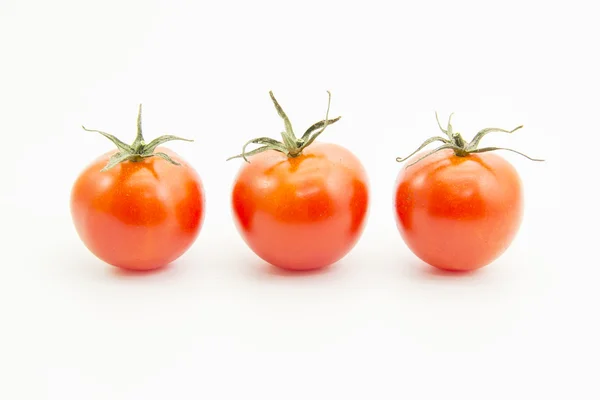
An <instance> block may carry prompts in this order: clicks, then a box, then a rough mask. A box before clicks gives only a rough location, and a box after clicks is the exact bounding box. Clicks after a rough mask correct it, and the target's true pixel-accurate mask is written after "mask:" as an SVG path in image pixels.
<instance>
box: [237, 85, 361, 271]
mask: <svg viewBox="0 0 600 400" xmlns="http://www.w3.org/2000/svg"><path fill="white" fill-rule="evenodd" d="M270 94H271V98H272V100H273V102H274V104H275V106H276V108H277V110H278V112H279V113H280V115H281V116H282V118H283V119H284V121H285V122H286V132H284V133H283V135H284V139H283V142H276V141H274V140H273V139H268V138H261V139H259V140H255V141H251V142H252V143H258V144H263V147H261V148H259V149H257V150H255V151H252V152H249V153H245V151H244V152H243V153H242V154H240V155H239V156H236V157H242V158H246V157H247V156H249V155H252V156H253V157H252V159H251V161H250V162H248V163H246V164H244V165H243V166H242V167H241V169H240V171H239V174H238V176H237V178H236V180H235V183H234V186H233V191H232V208H233V215H234V220H235V223H236V226H237V228H238V230H239V232H240V233H241V236H242V237H243V239H244V240H245V242H246V243H247V244H248V246H249V247H250V248H251V249H252V250H253V251H254V252H255V253H256V254H257V255H258V256H259V257H261V258H262V259H263V260H265V261H266V262H268V263H270V264H272V265H275V266H277V267H280V268H284V269H289V270H310V269H316V268H321V267H325V266H328V265H330V264H333V263H335V262H336V261H338V260H340V259H341V258H342V257H344V256H345V255H346V254H347V253H348V252H349V251H350V250H351V249H352V248H353V247H354V245H355V244H356V243H357V241H358V239H359V237H360V236H361V234H362V231H363V228H364V225H365V220H366V216H367V211H368V202H369V190H368V183H367V176H366V172H365V170H364V168H363V166H362V164H361V163H360V161H359V160H358V158H356V156H354V155H353V154H352V153H351V152H350V151H348V150H347V149H345V148H343V147H341V146H338V145H334V144H326V143H314V144H313V142H314V139H316V136H318V135H320V134H321V133H322V131H323V130H324V129H325V127H326V126H327V125H329V124H331V123H333V122H336V121H338V120H339V117H338V118H336V119H332V120H329V119H328V117H326V118H325V120H323V121H320V122H318V123H316V124H314V125H313V126H312V127H311V128H309V129H308V130H307V131H306V133H305V134H304V136H303V138H302V139H298V138H296V137H295V135H294V134H293V131H292V129H291V124H290V123H289V120H288V119H287V116H285V114H284V113H283V110H281V107H280V106H279V104H278V103H277V101H276V100H275V98H274V97H273V94H272V93H270ZM286 143H287V144H286ZM309 145H310V147H309ZM236 157H232V158H236Z"/></svg>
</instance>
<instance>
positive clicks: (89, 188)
mask: <svg viewBox="0 0 600 400" xmlns="http://www.w3.org/2000/svg"><path fill="white" fill-rule="evenodd" d="M103 134H104V133H103ZM104 135H105V136H106V135H107V134H104ZM109 136H110V135H109ZM139 136H140V137H141V134H140V135H139ZM109 138H110V139H111V140H113V139H115V138H114V137H112V136H111V137H109ZM159 139H160V138H159ZM175 139H180V138H175V137H172V136H168V137H162V142H164V141H167V140H175ZM117 140H118V139H117ZM113 141H114V140H113ZM141 142H142V143H143V139H142V140H141ZM119 143H120V142H119ZM151 143H152V142H150V143H149V144H148V145H150V144H151ZM155 143H156V142H155ZM125 146H126V145H125ZM131 147H132V148H133V147H135V144H134V146H131ZM140 149H141V148H140ZM140 149H138V152H139V153H140V154H143V150H140ZM146 149H148V148H146ZM155 150H156V152H154V151H155ZM125 152H126V151H125ZM115 154H117V155H118V154H121V155H123V154H124V151H123V149H121V151H120V152H117V151H113V152H110V153H106V154H104V155H102V156H101V157H99V158H98V159H96V160H95V161H93V162H92V163H91V164H90V165H89V166H88V167H87V168H86V169H85V170H84V171H83V172H82V173H81V174H80V175H79V177H78V178H77V180H76V181H75V184H74V186H73V189H72V193H71V214H72V217H73V223H74V225H75V228H76V230H77V233H78V235H79V237H80V238H81V240H82V241H83V243H84V244H85V245H86V247H87V248H88V249H89V250H90V251H91V252H92V253H93V254H94V255H96V256H97V257H98V258H100V259H101V260H103V261H105V262H106V263H108V264H111V265H113V266H116V267H120V268H124V269H131V270H149V269H155V268H159V267H163V266H165V265H167V264H169V263H170V262H172V261H174V260H175V259H177V258H178V257H180V256H181V255H182V254H183V253H185V251H186V250H187V249H188V248H189V247H190V246H191V245H192V244H193V242H194V241H195V239H196V237H197V236H198V234H199V232H200V229H201V226H202V222H203V218H204V191H203V187H202V183H201V181H200V178H199V176H198V175H197V173H196V172H195V171H194V169H193V168H192V167H190V166H189V165H188V164H186V163H185V162H184V161H183V160H182V159H181V158H180V157H179V156H178V155H177V154H176V153H174V152H172V151H170V150H168V149H165V148H160V147H158V148H156V147H155V148H153V149H152V152H151V153H149V154H152V155H149V154H143V156H139V157H135V154H132V155H131V157H130V158H128V159H127V158H126V157H123V158H125V160H124V161H122V162H118V163H116V164H115V165H114V166H112V167H111V168H109V169H108V170H103V167H105V166H106V165H107V164H108V163H109V160H110V158H111V156H113V159H114V157H115ZM117 157H118V156H117Z"/></svg>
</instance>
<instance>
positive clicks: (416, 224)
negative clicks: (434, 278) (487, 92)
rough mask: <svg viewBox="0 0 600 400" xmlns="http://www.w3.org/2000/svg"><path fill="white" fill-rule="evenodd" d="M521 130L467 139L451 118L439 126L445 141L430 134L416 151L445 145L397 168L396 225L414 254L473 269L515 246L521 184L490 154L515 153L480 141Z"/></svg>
mask: <svg viewBox="0 0 600 400" xmlns="http://www.w3.org/2000/svg"><path fill="white" fill-rule="evenodd" d="M440 128H441V126H440ZM520 128H521V127H518V128H516V129H514V130H513V131H505V130H503V129H498V128H488V129H484V130H482V131H480V132H479V133H478V134H477V135H476V136H475V138H474V139H473V141H472V142H470V143H466V142H465V141H464V139H462V136H461V135H460V134H459V133H455V132H453V131H452V125H451V122H450V120H449V122H448V128H447V129H442V131H443V132H444V133H446V134H447V136H448V139H446V138H443V137H435V138H432V139H429V140H428V141H426V142H425V143H424V144H423V145H422V146H421V148H419V150H421V149H422V148H424V147H425V145H427V144H429V143H432V142H433V141H440V142H442V143H443V144H442V146H441V147H440V148H439V149H436V150H434V151H432V152H429V153H420V154H419V155H417V156H416V161H415V162H414V163H412V165H409V166H408V167H406V168H404V169H403V170H401V171H400V173H399V175H398V179H397V181H396V190H395V214H396V222H397V227H398V230H399V231H400V234H401V236H402V238H403V239H404V241H405V242H406V244H407V245H408V247H409V248H410V250H411V251H412V252H413V253H414V254H415V255H416V256H417V257H419V258H420V259H421V260H423V261H424V262H426V263H428V264H430V265H432V266H434V267H437V268H440V269H444V270H452V271H470V270H475V269H478V268H481V267H484V266H486V265H488V264H490V263H491V262H492V261H494V260H496V259H497V258H498V257H499V256H500V255H502V254H503V253H504V252H505V251H506V249H507V248H508V247H509V246H510V244H511V243H512V241H513V239H514V238H515V236H516V234H517V232H518V230H519V227H520V224H521V220H522V216H523V188H522V183H521V179H520V178H519V175H518V173H517V171H516V170H515V168H514V167H513V166H512V165H511V164H510V163H509V162H508V161H506V160H505V159H504V158H502V157H500V156H499V155H497V154H495V153H491V151H493V150H509V151H513V152H515V151H514V150H510V149H502V148H497V147H486V148H478V144H479V141H480V140H481V139H482V138H483V137H484V136H485V135H487V134H488V133H490V132H495V131H499V132H509V133H510V132H514V131H515V130H517V129H520ZM413 154H414V153H413ZM518 154H521V155H523V156H525V155H524V154H522V153H518ZM525 157H527V156H525ZM407 158H408V157H407ZM528 158H529V157H528ZM404 160H405V159H398V161H404ZM532 160H534V161H542V160H537V159H532Z"/></svg>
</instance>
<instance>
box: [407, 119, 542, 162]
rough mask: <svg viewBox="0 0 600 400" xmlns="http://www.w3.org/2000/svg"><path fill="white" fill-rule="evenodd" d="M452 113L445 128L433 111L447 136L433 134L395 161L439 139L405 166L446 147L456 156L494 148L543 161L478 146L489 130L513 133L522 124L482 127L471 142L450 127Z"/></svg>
mask: <svg viewBox="0 0 600 400" xmlns="http://www.w3.org/2000/svg"><path fill="white" fill-rule="evenodd" d="M453 115H454V113H452V114H450V117H449V118H448V127H447V128H446V129H444V128H442V125H441V124H440V120H439V118H438V114H437V112H436V113H435V119H436V121H437V124H438V127H439V128H440V130H441V131H442V132H444V133H445V134H446V135H447V136H448V138H449V140H448V139H445V138H443V137H440V136H434V137H431V138H429V139H427V140H426V141H424V142H423V143H422V144H421V146H419V147H418V148H417V150H415V151H413V152H412V153H411V154H410V155H409V156H407V157H404V158H402V157H397V158H396V161H397V162H403V161H406V160H407V159H408V158H410V157H412V156H413V155H415V154H416V153H417V152H419V151H421V150H423V148H425V147H426V146H428V145H429V144H431V143H433V142H436V141H440V142H442V143H443V145H442V146H440V147H438V148H436V149H434V150H432V151H430V152H428V153H426V154H425V155H423V156H421V157H419V158H418V159H417V160H416V161H414V162H412V163H410V164H408V165H407V168H408V167H410V166H411V165H414V164H416V163H418V162H419V161H421V160H423V159H424V158H427V157H429V156H430V155H432V154H435V153H437V152H438V151H441V150H446V149H452V150H453V151H454V154H455V155H456V156H457V157H468V156H469V155H471V154H478V153H486V152H488V151H496V150H506V151H510V152H513V153H516V154H519V155H521V156H523V157H526V158H528V159H530V160H532V161H544V160H541V159H537V158H532V157H529V156H527V155H525V154H523V153H521V152H519V151H516V150H513V149H507V148H504V147H485V148H479V143H480V142H481V139H483V138H484V137H485V136H486V135H487V134H488V133H491V132H504V133H513V132H515V131H517V130H519V129H521V128H523V125H520V126H518V127H516V128H515V129H513V130H511V131H507V130H505V129H500V128H486V129H482V130H480V131H479V132H477V134H476V135H475V137H474V138H473V140H471V142H467V141H465V140H464V139H463V137H462V135H461V134H460V133H459V132H454V131H453V128H452V116H453Z"/></svg>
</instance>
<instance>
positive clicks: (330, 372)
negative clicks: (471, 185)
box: [0, 0, 600, 400]
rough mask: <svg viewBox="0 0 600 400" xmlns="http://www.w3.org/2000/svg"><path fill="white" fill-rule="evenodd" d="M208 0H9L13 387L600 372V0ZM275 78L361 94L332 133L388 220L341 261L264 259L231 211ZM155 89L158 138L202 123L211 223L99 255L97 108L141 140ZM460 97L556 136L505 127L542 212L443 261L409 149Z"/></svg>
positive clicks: (304, 393)
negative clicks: (404, 176)
mask: <svg viewBox="0 0 600 400" xmlns="http://www.w3.org/2000/svg"><path fill="white" fill-rule="evenodd" d="M206 3H207V4H205V5H199V3H197V2H191V1H190V2H173V1H168V2H167V1H165V2H162V3H159V2H157V1H138V2H121V1H103V2H98V3H94V4H91V3H90V4H87V2H81V1H65V0H56V1H52V2H42V1H36V2H33V1H29V2H27V1H18V2H17V1H15V0H3V1H2V3H1V4H0V51H1V55H2V59H1V61H0V134H1V135H2V139H3V144H4V146H3V168H2V169H1V170H0V174H1V182H2V186H1V198H0V199H1V202H2V203H1V205H2V215H1V217H2V228H3V229H2V235H3V243H4V245H3V246H2V247H3V258H4V259H3V262H2V263H1V265H2V267H1V268H2V275H1V276H2V278H1V279H0V309H1V311H2V312H1V314H0V318H1V323H2V328H1V329H0V338H1V341H0V398H1V399H11V400H12V399H21V398H32V399H40V398H44V399H62V400H66V399H86V400H92V399H111V400H117V399H159V398H160V399H166V398H169V399H188V398H189V399H192V398H193V399H199V398H203V399H246V398H254V397H256V398H260V399H264V400H266V399H286V400H288V399H326V398H328V399H331V398H339V399H347V398H360V399H397V398H405V399H441V398H443V399H507V398H541V397H546V396H547V395H550V394H554V395H557V396H558V397H560V398H573V399H575V398H576V399H587V398H590V399H591V398H598V397H597V396H598V395H599V393H598V392H599V390H598V386H597V384H594V383H593V381H592V379H596V378H597V359H598V356H600V352H599V347H598V334H599V333H600V332H599V331H598V326H597V324H596V323H597V319H598V318H597V316H598V311H597V310H598V305H599V304H600V302H599V301H598V300H599V299H598V290H597V289H596V287H597V282H598V278H599V277H600V273H599V272H598V271H599V270H598V264H597V260H595V259H594V258H591V255H590V254H591V252H590V251H589V250H590V249H593V248H594V246H593V244H594V242H595V241H597V232H596V229H595V221H596V218H597V212H596V211H595V210H594V209H593V208H592V207H596V208H597V204H598V203H597V201H596V200H594V196H593V195H592V194H591V193H586V191H587V189H586V186H585V182H586V179H587V177H586V173H585V172H583V173H582V172H581V171H586V168H587V167H590V168H593V170H595V171H597V170H598V169H597V166H594V165H591V162H590V165H589V166H588V165H586V164H585V163H584V162H583V160H585V154H586V152H587V150H586V149H585V148H584V149H583V150H581V151H580V150H575V149H574V147H573V146H574V144H575V143H576V141H578V140H581V141H582V142H584V143H587V144H588V145H587V147H588V148H591V147H592V146H594V145H596V141H597V138H595V137H592V135H597V134H598V128H597V121H594V117H597V112H598V110H599V107H598V106H599V103H598V89H600V87H599V85H598V78H597V76H598V70H599V68H598V67H599V64H598V61H597V59H596V58H595V57H596V53H597V52H596V51H595V50H594V49H596V48H597V43H596V42H595V39H594V38H597V37H598V33H600V32H599V29H598V25H597V21H596V19H595V15H596V14H597V13H595V12H594V11H593V10H592V8H591V6H587V5H586V4H590V5H591V4H592V3H591V2H579V1H571V2H568V3H565V4H564V5H563V3H552V2H550V3H549V2H534V1H528V2H527V1H525V2H524V1H503V2H500V3H491V2H466V1H460V2H431V1H429V2H402V3H398V2H383V1H370V2H368V3H364V2H358V3H356V4H355V3H352V2H341V1H338V2H334V1H314V2H310V1H309V2H306V1H304V2H298V3H297V4H288V3H287V2H282V1H273V2H267V1H253V2H242V1H237V2H232V1H229V2H206ZM270 89H272V90H274V92H275V95H276V96H277V98H278V99H279V100H280V102H281V104H282V105H283V107H284V109H285V110H286V111H287V112H288V115H289V116H290V118H291V119H292V123H293V124H294V126H295V127H297V130H298V131H302V130H303V128H306V127H307V126H308V125H309V124H311V123H313V122H315V121H316V120H319V119H321V118H322V117H323V115H324V112H325V106H326V101H327V96H326V93H325V91H326V90H331V91H332V93H333V98H332V110H331V113H332V114H331V115H332V116H334V115H340V114H341V115H342V116H343V119H342V120H341V121H340V122H339V123H337V124H336V125H335V126H332V127H330V128H329V129H328V131H327V132H326V133H325V134H324V135H323V136H322V140H327V141H333V142H337V143H340V144H344V145H345V146H347V147H348V148H349V149H351V150H352V151H354V152H355V153H356V154H357V155H358V156H359V157H360V158H361V159H362V160H363V162H364V164H365V166H366V167H367V169H368V172H369V176H370V179H371V188H372V203H371V211H370V217H369V223H368V227H367V229H366V231H365V233H364V236H363V238H362V240H361V241H360V243H359V244H358V245H357V246H356V248H355V249H354V251H353V252H352V253H351V254H350V255H348V256H347V257H346V258H345V259H344V260H343V261H341V262H340V263H339V264H338V265H336V266H335V267H333V268H331V269H329V270H327V272H324V273H321V274H311V275H304V276H286V275H285V274H280V273H276V272H274V271H273V270H269V269H265V268H263V267H262V263H261V262H259V260H258V259H257V257H256V256H254V254H253V253H252V252H251V251H250V250H249V249H248V248H246V247H245V245H244V244H243V242H242V240H241V238H240V237H239V236H238V234H237V232H236V231H235V227H234V225H233V222H232V220H231V217H230V212H229V195H230V187H231V183H232V180H233V177H234V175H235V173H236V171H237V169H238V168H239V165H240V162H239V161H231V162H227V163H226V162H225V161H224V160H225V158H226V157H228V156H230V155H232V154H236V153H238V152H239V150H240V148H241V145H242V143H243V142H244V141H245V140H247V139H249V138H252V137H256V136H264V135H267V136H273V137H277V135H278V133H279V132H280V129H281V128H282V124H281V121H280V120H279V119H278V117H277V114H276V112H275V110H274V109H273V107H272V105H271V103H270V100H269V97H268V90H270ZM138 102H142V103H143V104H144V128H145V134H146V137H147V138H152V137H155V136H157V135H159V134H163V133H167V132H168V133H172V134H177V135H181V136H187V137H192V138H194V139H196V142H195V143H192V144H187V143H174V144H173V145H172V148H173V149H174V150H175V151H177V152H179V153H180V154H182V155H183V156H184V157H186V158H187V159H188V160H189V161H190V162H192V163H193V164H194V165H195V166H196V168H197V170H198V172H199V173H200V174H201V176H202V178H203V181H204V185H205V188H206V191H207V198H208V201H207V217H206V221H205V225H204V227H203V230H202V233H201V235H200V237H199V239H198V241H197V242H196V244H195V245H194V246H193V248H192V249H191V250H190V251H189V252H188V253H187V254H186V255H185V256H184V257H182V258H181V259H180V260H179V261H178V262H176V264H174V265H173V266H172V267H170V268H168V269H165V270H162V271H161V272H158V273H154V274H146V275H141V276H140V275H131V274H126V273H121V272H119V271H117V270H115V269H114V268H112V267H109V266H107V265H105V264H103V263H102V262H100V261H98V260H96V259H95V258H94V257H93V256H92V255H91V254H90V253H89V252H88V251H87V250H86V249H85V248H84V247H83V245H82V244H81V242H80V241H79V239H78V238H77V236H76V234H75V231H74V229H73V227H72V225H71V220H70V214H69V209H68V198H69V191H70V188H71V184H72V182H73V180H74V179H75V177H76V175H77V174H78V173H79V171H80V170H81V169H82V168H83V167H84V166H85V164H86V163H87V162H89V161H90V160H91V159H92V158H94V157H95V156H96V155H98V154H100V153H101V152H103V151H105V150H107V149H110V148H111V144H110V143H109V142H108V141H107V140H106V139H104V138H102V137H100V136H99V135H94V134H92V133H86V132H84V131H83V130H82V129H81V128H80V126H81V124H85V125H86V126H87V127H90V128H96V129H103V130H106V131H110V132H112V133H114V134H117V135H118V136H119V137H120V138H121V139H123V140H126V141H128V142H129V141H131V140H133V137H134V134H135V114H136V110H137V104H138ZM434 110H438V111H439V112H440V113H441V115H442V116H443V118H445V117H446V116H447V115H448V113H449V112H451V111H455V112H456V115H455V120H454V121H455V122H454V126H455V127H456V129H457V130H459V131H460V132H462V133H463V134H464V135H465V136H467V137H469V138H470V137H471V136H472V134H473V133H474V132H476V131H477V130H478V129H480V128H483V127H487V126H494V125H495V126H500V127H505V128H512V127H514V126H516V125H519V124H524V125H525V128H524V129H523V130H521V131H519V132H518V133H516V134H515V135H513V136H511V137H508V136H507V135H502V134H495V135H490V136H489V137H488V138H487V139H486V143H489V144H490V145H491V144H497V145H507V146H510V147H513V148H516V149H519V150H522V151H524V152H526V153H528V154H530V155H531V156H538V157H544V158H546V159H547V160H548V161H546V162H545V163H542V164H539V163H533V162H529V161H527V160H525V159H521V158H519V157H518V156H512V155H511V154H506V153H502V154H503V155H505V156H506V158H507V159H509V160H510V161H511V162H514V164H515V165H516V166H517V168H518V169H519V171H520V173H521V175H522V178H523V180H524V184H525V188H526V201H527V209H526V217H525V221H524V223H523V226H522V229H521V231H520V234H519V236H518V238H517V240H516V241H515V242H514V244H513V246H512V247H511V248H510V249H509V251H508V252H507V253H505V255H504V256H503V257H502V258H500V259H499V260H498V261H497V262H495V263H494V264H492V265H490V266H488V267H487V268H485V269H483V270H481V271H480V272H478V273H476V274H473V275H468V276H453V275H445V274H440V273H435V272H433V271H432V270H431V269H428V268H425V267H423V266H422V264H421V263H419V262H418V261H417V260H416V258H415V257H414V256H413V255H412V254H411V253H410V252H409V251H408V250H407V248H406V246H405V245H404V244H403V242H402V241H401V239H400V236H399V234H398V233H397V231H396V228H395V225H394V220H393V214H392V208H391V207H392V190H393V184H394V180H395V178H396V174H397V172H398V171H399V168H400V165H398V164H397V163H396V162H395V157H396V156H399V155H405V154H407V153H408V152H410V151H412V149H413V148H415V147H416V146H417V145H418V144H419V143H420V142H421V141H422V140H423V139H425V138H427V137H429V136H431V135H433V134H437V133H438V132H437V127H436V125H435V120H434V119H433V111H434ZM586 135H587V138H586ZM69 146H71V147H69ZM584 147H585V146H584ZM592 162H593V161H592ZM576 171H579V172H576ZM587 174H588V175H587V176H589V174H590V173H589V172H588V173H587ZM594 181H595V182H597V177H595V178H594ZM572 206H575V208H574V211H573V208H572ZM586 228H590V229H591V231H590V233H589V234H588V233H586V231H585V229H586ZM594 235H596V239H595V240H594ZM586 245H587V246H586Z"/></svg>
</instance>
